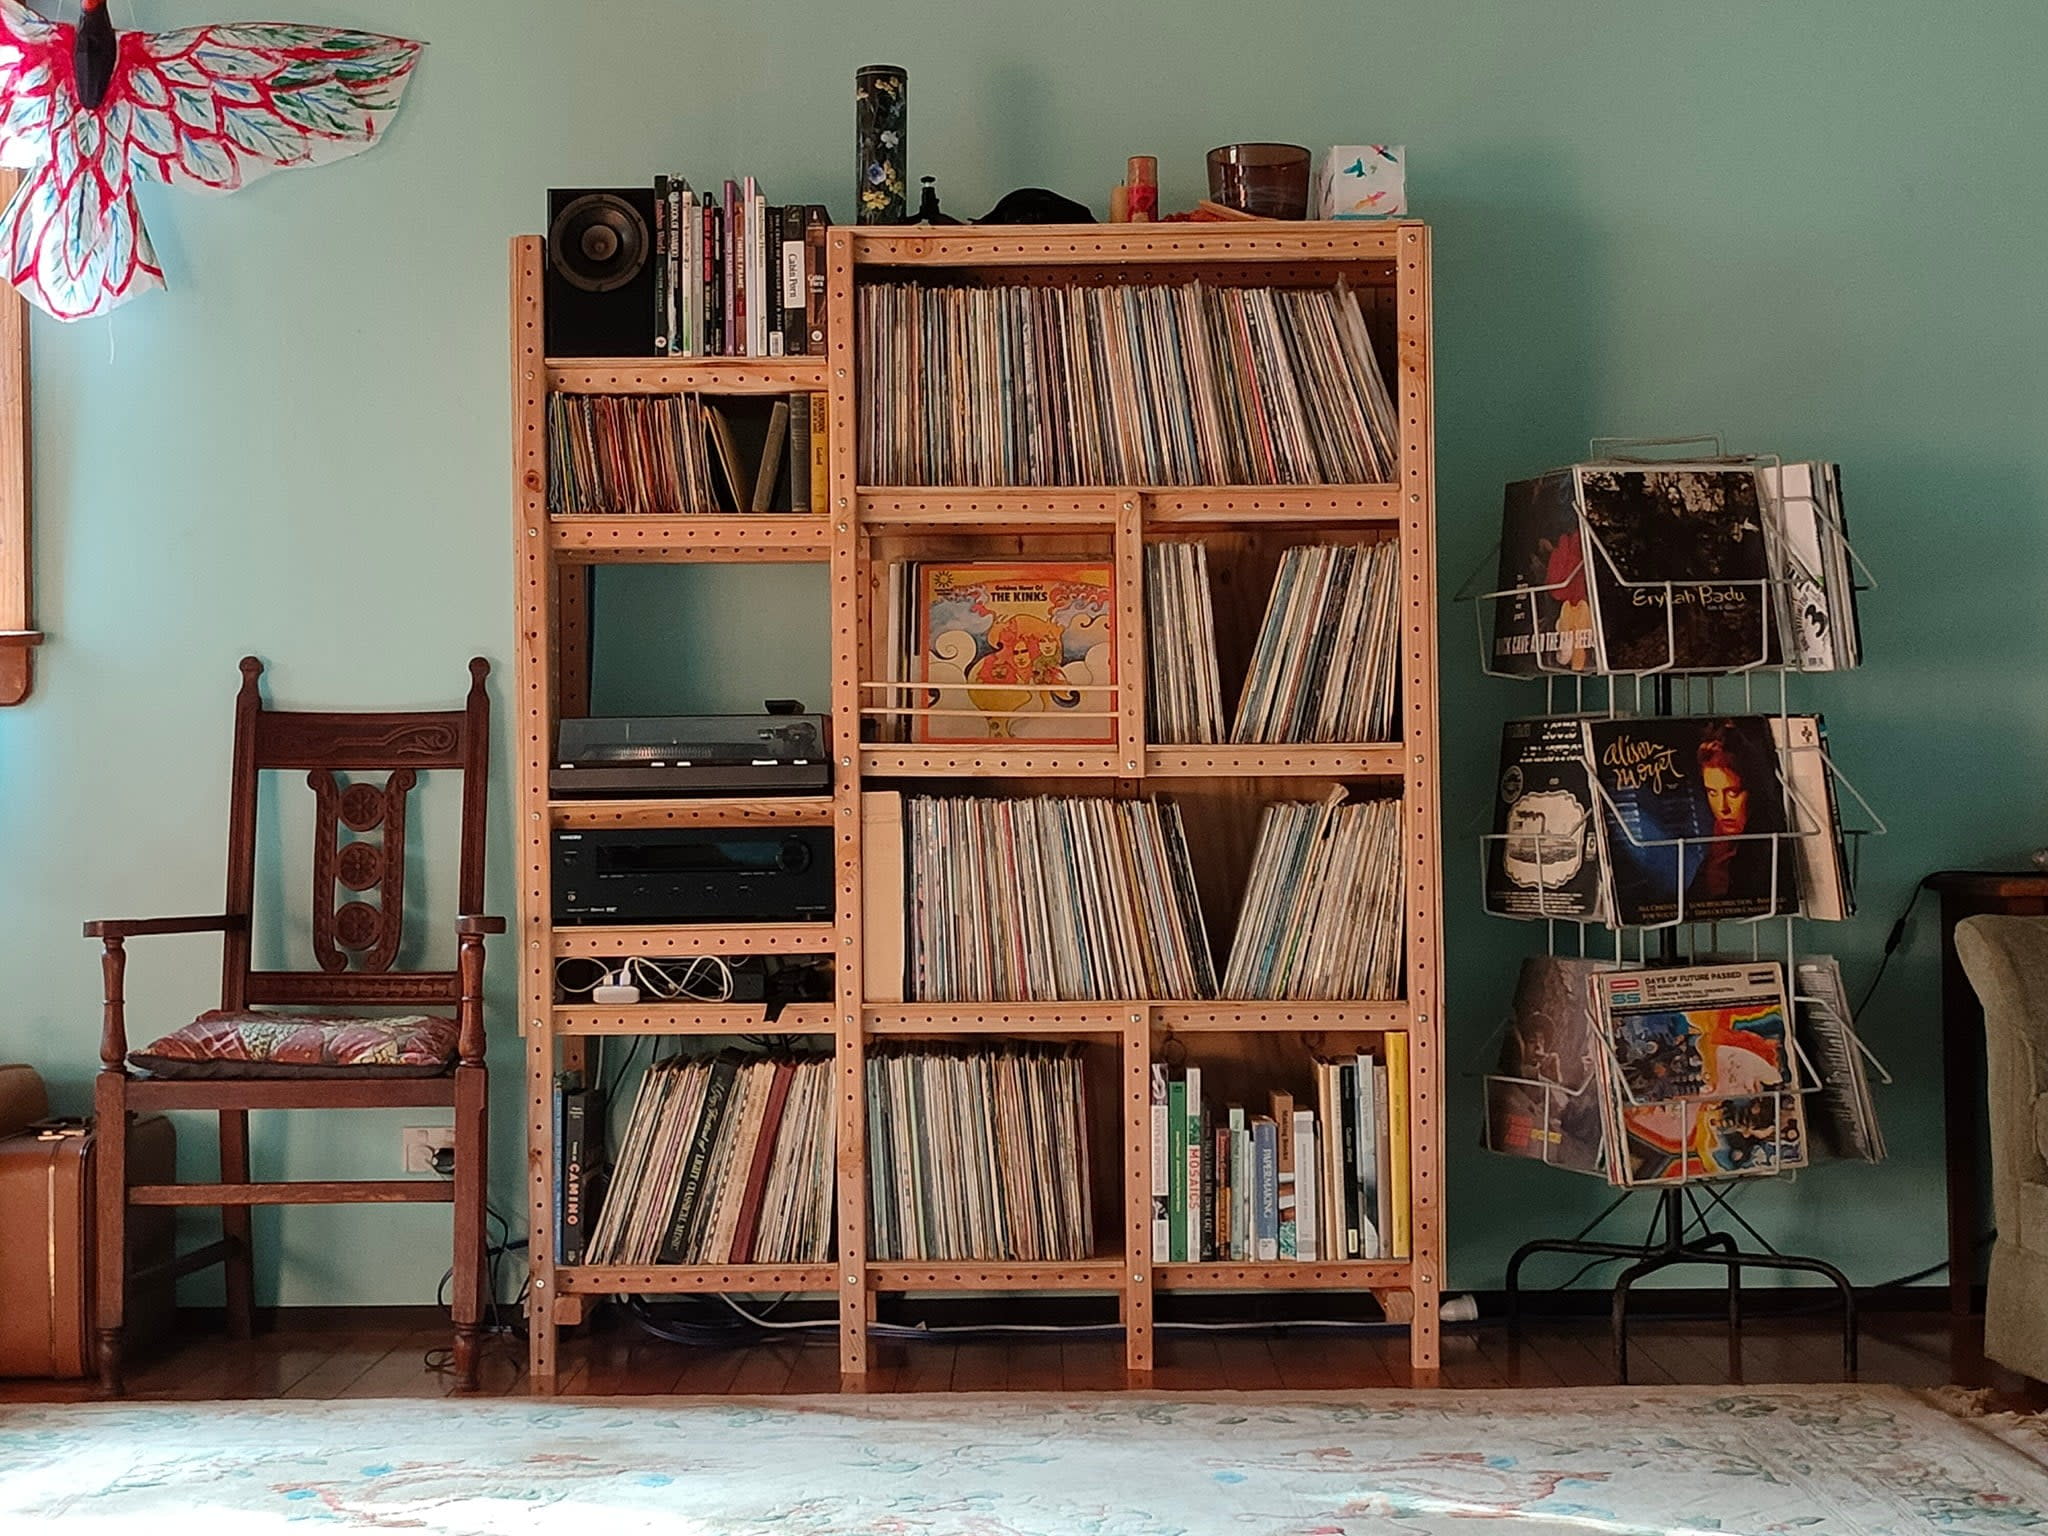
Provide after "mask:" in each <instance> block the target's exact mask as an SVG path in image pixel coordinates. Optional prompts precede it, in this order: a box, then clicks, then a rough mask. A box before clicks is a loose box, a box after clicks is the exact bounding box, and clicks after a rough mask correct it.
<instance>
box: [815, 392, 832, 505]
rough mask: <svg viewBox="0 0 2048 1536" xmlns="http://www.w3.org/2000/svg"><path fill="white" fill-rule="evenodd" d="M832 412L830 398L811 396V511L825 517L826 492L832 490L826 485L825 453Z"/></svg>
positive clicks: (826, 456) (826, 455)
mask: <svg viewBox="0 0 2048 1536" xmlns="http://www.w3.org/2000/svg"><path fill="white" fill-rule="evenodd" d="M830 411H831V399H830V397H829V396H826V395H813V396H811V510H812V511H813V512H816V513H818V514H819V515H820V516H823V515H824V511H825V507H826V492H827V491H828V490H829V489H830V487H829V486H827V484H826V483H825V473H826V463H827V460H828V458H829V457H830V456H829V455H828V454H827V453H826V451H825V444H826V438H827V431H826V424H827V423H828V422H829V421H830V420H831V416H830Z"/></svg>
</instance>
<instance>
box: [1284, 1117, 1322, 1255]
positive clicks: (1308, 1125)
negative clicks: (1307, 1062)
mask: <svg viewBox="0 0 2048 1536" xmlns="http://www.w3.org/2000/svg"><path fill="white" fill-rule="evenodd" d="M1288 1133H1289V1134H1290V1135H1291V1136H1293V1138H1294V1256H1295V1257H1296V1258H1298V1259H1303V1260H1307V1261H1309V1262H1311V1263H1313V1262H1315V1261H1317V1260H1319V1259H1321V1257H1322V1250H1321V1249H1320V1248H1319V1247H1318V1246H1317V1239H1318V1233H1319V1228H1318V1225H1317V1222H1316V1216H1317V1214H1318V1207H1319V1205H1320V1203H1321V1201H1322V1191H1321V1190H1320V1189H1319V1188H1317V1186H1316V1169H1317V1167H1318V1164H1317V1162H1316V1116H1315V1111H1314V1110H1309V1109H1297V1110H1296V1111H1295V1112H1294V1124H1293V1125H1292V1126H1291V1127H1290V1128H1289V1132H1288Z"/></svg>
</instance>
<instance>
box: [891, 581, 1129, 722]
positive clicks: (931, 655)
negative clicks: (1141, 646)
mask: <svg viewBox="0 0 2048 1536" xmlns="http://www.w3.org/2000/svg"><path fill="white" fill-rule="evenodd" d="M917 577H918V588H917V591H918V611H917V615H916V618H917V655H916V657H915V658H914V660H913V661H912V663H911V673H910V677H909V679H908V680H909V681H912V682H919V683H927V684H932V685H934V686H932V687H931V688H929V689H928V690H927V691H926V692H925V694H924V699H925V702H926V704H927V707H928V708H929V709H931V710H933V711H935V712H934V713H929V714H922V715H919V716H917V717H916V719H917V728H916V732H915V735H916V739H917V740H919V741H977V740H978V741H991V740H993V741H1003V740H1025V741H1035V742H1066V743H1082V742H1106V741H1114V740H1116V735H1117V731H1116V708H1115V703H1116V696H1115V694H1114V693H1113V692H1111V691H1110V689H1111V685H1112V684H1113V683H1114V682H1115V680H1116V619H1115V613H1114V610H1113V606H1112V600H1111V572H1110V567H1109V565H1108V564H1107V563H1100V562H1083V561H1048V562H1043V563H1039V564H1017V565H1005V564H973V565H920V566H919V567H918V569H917Z"/></svg>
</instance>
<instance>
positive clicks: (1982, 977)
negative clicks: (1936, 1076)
mask: <svg viewBox="0 0 2048 1536" xmlns="http://www.w3.org/2000/svg"><path fill="white" fill-rule="evenodd" d="M1956 954H1957V956H1958V957H1959V958H1960V959H1961V960H1962V962H1963V969H1964V970H1965V971H1966V972H1968V974H1969V977H1970V985H1971V986H1973V987H1975V988H1976V989H1977V996H1978V998H1979V999H1981V1000H1982V1002H1983V1004H1984V1037H1985V1044H1986V1047H1987V1049H1988V1051H1989V1057H1990V1062H1989V1071H1988V1074H1987V1076H1986V1086H1987V1088H1988V1090H1989V1097H1990V1100H1991V1183H1992V1210H1993V1214H1994V1219H1995V1220H1996V1221H1997V1223H1998V1241H1997V1244H1996V1245H1995V1246H1994V1247H1993V1248H1992V1250H1991V1285H1990V1290H1989V1294H1988V1296H1987V1297H1986V1300H1985V1303H1984V1353H1985V1354H1987V1355H1989V1356H1990V1357H1991V1358H1992V1359H1993V1360H1996V1361H1997V1362H1998V1363H1999V1364H2000V1365H2003V1366H2005V1367H2006V1368H2007V1369H2009V1370H2015V1371H2020V1372H2023V1373H2024V1374H2026V1375H2028V1376H2032V1377H2034V1378H2035V1379H2037V1380H2048V917H1972V918H1966V919H1964V921H1962V922H1961V923H1959V924H1958V925H1957V926H1956Z"/></svg>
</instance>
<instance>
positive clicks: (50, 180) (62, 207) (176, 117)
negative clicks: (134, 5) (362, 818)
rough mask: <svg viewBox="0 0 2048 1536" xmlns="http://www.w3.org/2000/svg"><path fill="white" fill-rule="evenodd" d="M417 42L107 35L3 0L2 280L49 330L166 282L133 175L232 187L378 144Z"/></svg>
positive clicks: (95, 7) (290, 30)
mask: <svg viewBox="0 0 2048 1536" xmlns="http://www.w3.org/2000/svg"><path fill="white" fill-rule="evenodd" d="M419 54H420V45H419V44H418V43H413V42H408V41H406V40H405V39H404V38H398V37H380V36H378V35H377V34H376V33H373V32H349V31H342V30H338V29H335V28H332V27H309V26H299V25H297V24H296V23H292V22H253V23H247V24H240V25H230V26H214V27H188V28H185V29H184V30H182V31H177V32H158V33H143V32H122V33H116V32H115V31H114V25H113V22H112V20H111V19H110V18H109V17H108V15H107V9H106V0H83V4H82V6H81V8H80V14H79V19H78V24H77V25H76V26H68V25H65V24H63V23H61V22H54V21H49V20H46V19H44V18H43V17H41V16H38V15H37V14H36V13H35V12H34V11H31V10H30V9H29V8H28V7H27V6H25V5H23V4H21V3H20V0H0V163H4V164H6V165H12V166H20V167H22V168H23V170H24V171H25V172H26V174H25V175H24V176H23V178H22V182H21V186H20V188H19V190H18V191H16V193H15V194H14V200H13V201H12V202H10V203H9V204H8V205H7V211H6V212H5V213H4V214H0V262H4V263H5V276H6V278H7V280H8V281H9V282H11V283H13V284H14V286H15V287H17V288H19V289H20V290H21V291H22V292H23V293H25V294H27V295H28V296H29V298H30V299H32V300H34V301H35V302H36V303H37V304H39V305H40V306H42V308H44V309H46V310H48V311H49V312H50V313H51V314H53V315H55V316H56V317H57V318H58V319H60V320H81V319H84V318H85V317H86V316H88V315H101V314H105V313H106V312H107V311H108V310H110V309H112V308H114V307H115V306H116V305H117V304H122V303H125V302H126V301H127V300H129V299H132V298H134V297H135V296H136V295H137V294H140V293H147V292H148V291H149V290H150V289H152V288H161V287H163V285H164V275H163V269H162V268H161V267H160V266H158V265H157V260H156V253H155V252H154V251H153V250H152V249H151V248H150V244H149V234H148V232H147V231H146V230H144V229H143V227H142V215H141V212H140V210H139V209H138V208H137V207H136V203H135V181H136V179H137V178H138V177H147V178H149V179H151V180H155V181H161V182H167V183H169V184H170V185H172V186H178V187H194V188H197V189H198V190H200V191H202V192H233V191H234V190H235V189H236V188H238V187H242V186H245V185H247V184H248V183H249V182H251V181H254V180H255V179H256V178H257V177H259V176H263V175H267V174H268V173H269V172H271V171H279V170H289V169H291V168H292V167H294V166H301V165H321V164H324V163H326V162H327V161H329V160H339V159H342V158H343V157H344V156H347V155H353V154H359V153H361V152H362V151H363V150H365V149H368V148H369V147H370V146H371V145H372V144H374V143H376V142H377V137H378V135H379V134H381V133H382V132H383V131H384V127H385V124H387V123H388V122H389V121H390V120H391V117H392V115H393V114H394V113H395V112H397V110H398V104H399V100H400V98H401V97H403V96H404V94H405V87H406V81H407V79H408V77H410V75H411V74H412V69H413V66H414V65H415V64H416V63H418V62H419Z"/></svg>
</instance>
